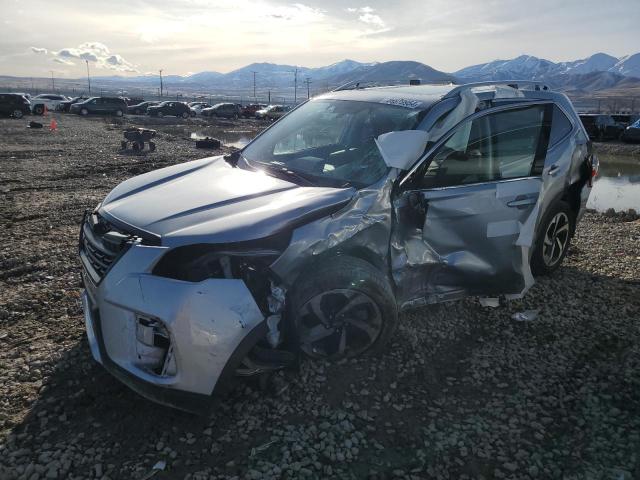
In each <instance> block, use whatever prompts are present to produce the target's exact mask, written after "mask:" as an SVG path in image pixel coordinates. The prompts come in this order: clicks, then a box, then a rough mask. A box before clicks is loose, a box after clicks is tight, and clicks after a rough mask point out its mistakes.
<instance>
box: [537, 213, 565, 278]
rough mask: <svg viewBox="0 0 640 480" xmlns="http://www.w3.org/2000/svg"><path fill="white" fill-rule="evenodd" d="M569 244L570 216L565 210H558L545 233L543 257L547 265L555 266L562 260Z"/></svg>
mask: <svg viewBox="0 0 640 480" xmlns="http://www.w3.org/2000/svg"><path fill="white" fill-rule="evenodd" d="M568 244H569V217H568V216H567V214H566V213H564V212H558V213H556V214H555V215H554V217H553V218H552V219H551V221H550V222H549V226H548V227H547V231H546V232H545V234H544V245H543V246H542V259H543V260H544V263H545V265H546V266H547V267H553V266H554V265H555V264H556V263H558V262H559V261H560V259H561V258H562V255H563V254H564V251H565V250H566V248H567V245H568Z"/></svg>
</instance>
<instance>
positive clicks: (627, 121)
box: [611, 113, 640, 128]
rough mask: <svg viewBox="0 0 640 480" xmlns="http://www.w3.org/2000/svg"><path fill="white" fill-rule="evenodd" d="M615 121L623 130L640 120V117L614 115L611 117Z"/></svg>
mask: <svg viewBox="0 0 640 480" xmlns="http://www.w3.org/2000/svg"><path fill="white" fill-rule="evenodd" d="M611 118H613V121H614V122H616V123H617V124H618V125H620V126H621V127H623V128H627V127H628V126H629V125H631V124H632V123H634V122H635V121H636V120H638V119H640V115H633V114H631V113H614V114H612V115H611Z"/></svg>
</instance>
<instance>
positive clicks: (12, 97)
mask: <svg viewBox="0 0 640 480" xmlns="http://www.w3.org/2000/svg"><path fill="white" fill-rule="evenodd" d="M29 113H31V103H30V102H29V100H28V99H27V98H26V97H25V96H24V95H23V94H21V93H0V114H1V115H8V116H10V117H13V118H22V117H23V116H24V115H28V114H29Z"/></svg>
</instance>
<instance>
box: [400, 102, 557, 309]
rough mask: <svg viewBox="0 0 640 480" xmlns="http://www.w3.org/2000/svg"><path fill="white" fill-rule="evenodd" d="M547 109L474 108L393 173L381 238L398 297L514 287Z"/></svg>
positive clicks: (413, 299)
mask: <svg viewBox="0 0 640 480" xmlns="http://www.w3.org/2000/svg"><path fill="white" fill-rule="evenodd" d="M552 112H553V107H552V105H551V104H536V105H528V106H525V107H522V106H513V105H511V106H508V107H500V108H495V109H490V110H486V111H483V112H481V113H477V114H475V115H474V116H472V117H471V118H470V119H468V120H466V121H464V122H462V123H461V124H460V125H459V126H458V127H457V128H456V129H455V131H454V132H453V133H452V134H450V135H448V136H447V137H445V138H444V139H443V140H441V141H439V142H438V143H437V144H436V148H435V149H434V150H433V152H432V153H431V154H430V155H429V157H428V158H427V159H426V160H425V161H424V162H423V163H422V164H421V165H420V166H419V168H417V169H415V170H414V171H413V173H412V174H411V175H410V176H409V177H407V178H405V179H403V181H402V182H401V189H400V192H399V194H398V196H397V197H396V198H395V199H394V210H395V214H396V224H395V225H394V228H393V232H392V243H391V257H392V271H393V276H394V280H395V282H396V285H397V287H398V292H399V294H398V297H399V298H398V300H399V303H400V305H406V304H411V303H433V302H439V301H443V300H447V299H454V298H460V297H463V296H467V295H497V294H509V293H520V292H521V291H522V289H523V288H524V285H525V275H529V274H530V272H529V270H528V268H529V267H528V249H526V248H523V247H521V246H519V245H517V244H516V241H517V240H518V236H519V234H520V229H521V227H522V225H523V224H524V223H525V221H526V220H527V219H528V218H529V216H530V215H531V214H532V212H533V210H534V206H535V204H536V202H537V200H538V196H539V193H540V189H541V186H542V180H541V173H542V167H543V166H544V161H545V157H546V152H547V146H548V142H549V134H550V129H551V117H552Z"/></svg>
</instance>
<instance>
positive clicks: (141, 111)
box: [127, 102, 159, 115]
mask: <svg viewBox="0 0 640 480" xmlns="http://www.w3.org/2000/svg"><path fill="white" fill-rule="evenodd" d="M158 103H159V102H141V103H138V104H136V105H129V106H128V107H127V113H130V114H132V115H145V114H146V113H147V109H148V108H149V107H151V106H153V105H157V104H158Z"/></svg>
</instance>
